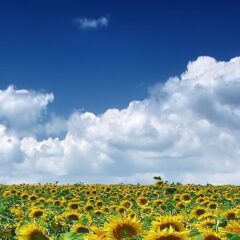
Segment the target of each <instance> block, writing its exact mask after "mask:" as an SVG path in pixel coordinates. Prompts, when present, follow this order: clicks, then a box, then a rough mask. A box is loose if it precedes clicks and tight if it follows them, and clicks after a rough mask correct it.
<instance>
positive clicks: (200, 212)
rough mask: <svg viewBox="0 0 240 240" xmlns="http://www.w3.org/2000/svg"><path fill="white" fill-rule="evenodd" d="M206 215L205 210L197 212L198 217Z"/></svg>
mask: <svg viewBox="0 0 240 240" xmlns="http://www.w3.org/2000/svg"><path fill="white" fill-rule="evenodd" d="M204 213H205V211H204V210H203V209H198V210H197V211H196V214H197V215H198V216H201V215H203V214H204Z"/></svg>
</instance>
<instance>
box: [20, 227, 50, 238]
mask: <svg viewBox="0 0 240 240" xmlns="http://www.w3.org/2000/svg"><path fill="white" fill-rule="evenodd" d="M17 237H18V238H17V239H18V240H51V238H49V237H48V236H47V235H45V231H44V229H43V228H42V227H40V226H38V225H36V224H34V223H30V224H28V225H25V226H22V227H21V228H20V229H19V230H18V233H17Z"/></svg>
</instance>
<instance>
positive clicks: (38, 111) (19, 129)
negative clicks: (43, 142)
mask: <svg viewBox="0 0 240 240" xmlns="http://www.w3.org/2000/svg"><path fill="white" fill-rule="evenodd" d="M53 99H54V97H53V94H52V93H50V94H46V93H40V92H34V91H29V90H25V89H24V90H17V89H14V87H13V86H9V87H8V88H7V89H5V90H0V122H2V123H4V124H5V125H6V126H8V127H9V129H10V130H14V131H15V133H17V134H20V135H24V134H30V133H31V132H32V131H33V132H34V131H36V129H37V128H39V127H40V125H39V124H40V123H41V121H42V120H43V117H44V115H43V113H44V111H45V109H46V107H47V105H48V103H50V102H52V101H53Z"/></svg>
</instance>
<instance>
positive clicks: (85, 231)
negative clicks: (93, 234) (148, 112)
mask: <svg viewBox="0 0 240 240" xmlns="http://www.w3.org/2000/svg"><path fill="white" fill-rule="evenodd" d="M77 232H78V233H89V230H88V229H87V228H85V227H78V228H77Z"/></svg>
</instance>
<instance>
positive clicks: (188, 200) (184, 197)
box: [181, 193, 191, 202]
mask: <svg viewBox="0 0 240 240" xmlns="http://www.w3.org/2000/svg"><path fill="white" fill-rule="evenodd" d="M181 200H182V201H184V202H190V201H191V196H190V195H189V194H188V193H184V194H182V195H181Z"/></svg>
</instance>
